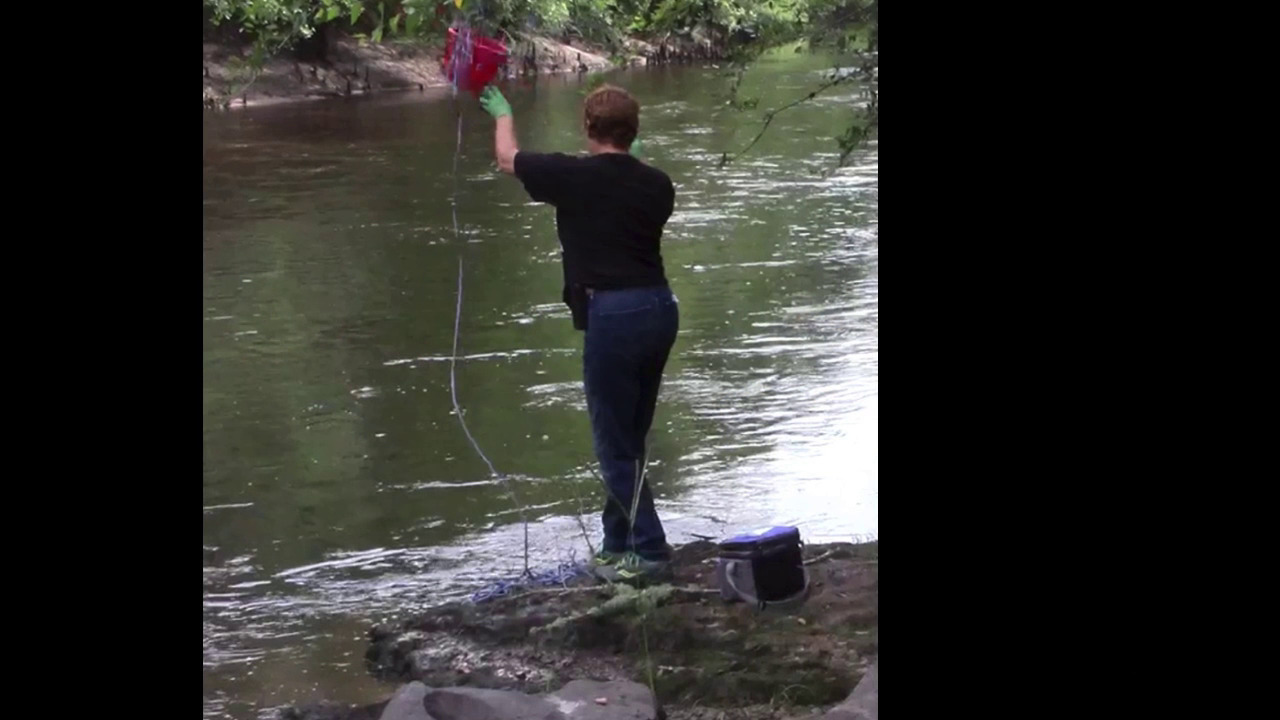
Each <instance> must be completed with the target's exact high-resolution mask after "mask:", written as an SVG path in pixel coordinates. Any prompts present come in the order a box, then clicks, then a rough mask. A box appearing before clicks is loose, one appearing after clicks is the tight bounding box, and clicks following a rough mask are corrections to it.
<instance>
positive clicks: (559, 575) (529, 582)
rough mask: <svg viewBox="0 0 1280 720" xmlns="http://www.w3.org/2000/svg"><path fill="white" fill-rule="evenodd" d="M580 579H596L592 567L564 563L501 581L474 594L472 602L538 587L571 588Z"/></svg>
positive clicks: (482, 601) (481, 601)
mask: <svg viewBox="0 0 1280 720" xmlns="http://www.w3.org/2000/svg"><path fill="white" fill-rule="evenodd" d="M580 577H595V576H594V575H592V574H591V569H590V566H589V565H588V564H587V563H581V562H564V563H560V564H559V565H558V566H556V567H554V568H552V569H550V570H543V571H541V572H536V573H533V572H528V571H527V570H526V571H525V574H524V575H521V576H520V577H518V578H516V579H514V580H499V581H498V582H496V583H494V584H493V585H490V586H489V587H487V588H485V589H483V590H480V591H477V592H475V593H472V595H471V602H473V603H476V604H480V603H486V602H489V601H490V600H494V599H496V598H500V597H506V596H507V595H510V594H512V593H515V592H516V591H518V590H526V589H529V588H537V587H566V588H567V587H569V583H570V582H572V581H573V580H575V579H577V578H580Z"/></svg>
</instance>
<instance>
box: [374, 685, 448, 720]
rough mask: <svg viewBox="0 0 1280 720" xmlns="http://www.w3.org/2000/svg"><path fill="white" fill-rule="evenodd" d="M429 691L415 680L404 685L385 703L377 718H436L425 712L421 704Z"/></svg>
mask: <svg viewBox="0 0 1280 720" xmlns="http://www.w3.org/2000/svg"><path fill="white" fill-rule="evenodd" d="M430 691H431V688H429V687H427V686H426V685H423V684H422V683H420V682H418V681H416V680H415V681H414V682H411V683H409V684H408V685H405V686H404V687H402V688H400V691H399V692H397V693H396V694H395V696H394V697H392V698H391V702H389V703H387V707H386V709H385V710H383V711H382V716H381V717H380V718H378V720H436V719H435V718H432V717H431V716H430V715H428V714H427V708H426V706H425V705H423V699H424V698H426V696H427V693H428V692H430Z"/></svg>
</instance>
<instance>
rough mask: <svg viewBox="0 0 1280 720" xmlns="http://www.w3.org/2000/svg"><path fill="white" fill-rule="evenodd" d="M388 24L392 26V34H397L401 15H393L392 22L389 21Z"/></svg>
mask: <svg viewBox="0 0 1280 720" xmlns="http://www.w3.org/2000/svg"><path fill="white" fill-rule="evenodd" d="M388 25H390V26H391V34H392V35H395V34H396V28H397V27H398V26H399V25H400V16H399V15H396V16H393V17H392V18H391V22H390V23H388Z"/></svg>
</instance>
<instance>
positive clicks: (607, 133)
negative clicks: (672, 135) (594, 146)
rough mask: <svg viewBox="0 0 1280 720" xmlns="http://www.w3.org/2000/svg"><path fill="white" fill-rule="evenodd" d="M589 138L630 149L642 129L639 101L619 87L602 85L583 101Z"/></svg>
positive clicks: (584, 117)
mask: <svg viewBox="0 0 1280 720" xmlns="http://www.w3.org/2000/svg"><path fill="white" fill-rule="evenodd" d="M582 118H583V121H584V123H585V124H586V127H587V137H589V138H591V139H592V140H595V141H596V142H599V143H608V144H610V145H612V146H614V147H616V148H618V149H619V150H630V149H631V143H632V142H635V139H636V133H638V132H640V103H638V102H636V99H635V98H633V97H631V94H630V93H628V92H627V91H626V90H623V89H622V88H620V87H614V86H613V85H601V86H600V87H598V88H596V89H595V90H593V91H592V92H591V94H590V95H588V96H587V99H586V101H585V102H583V103H582Z"/></svg>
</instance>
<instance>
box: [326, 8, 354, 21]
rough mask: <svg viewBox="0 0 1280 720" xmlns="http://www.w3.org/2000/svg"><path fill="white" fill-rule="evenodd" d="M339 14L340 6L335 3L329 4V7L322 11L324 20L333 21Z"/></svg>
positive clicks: (340, 12)
mask: <svg viewBox="0 0 1280 720" xmlns="http://www.w3.org/2000/svg"><path fill="white" fill-rule="evenodd" d="M341 14H342V8H340V7H338V6H337V5H330V6H329V9H328V10H326V11H325V13H324V20H325V22H333V21H334V20H336V19H337V18H338V16H339V15H341ZM352 22H355V21H354V20H353V21H352Z"/></svg>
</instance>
